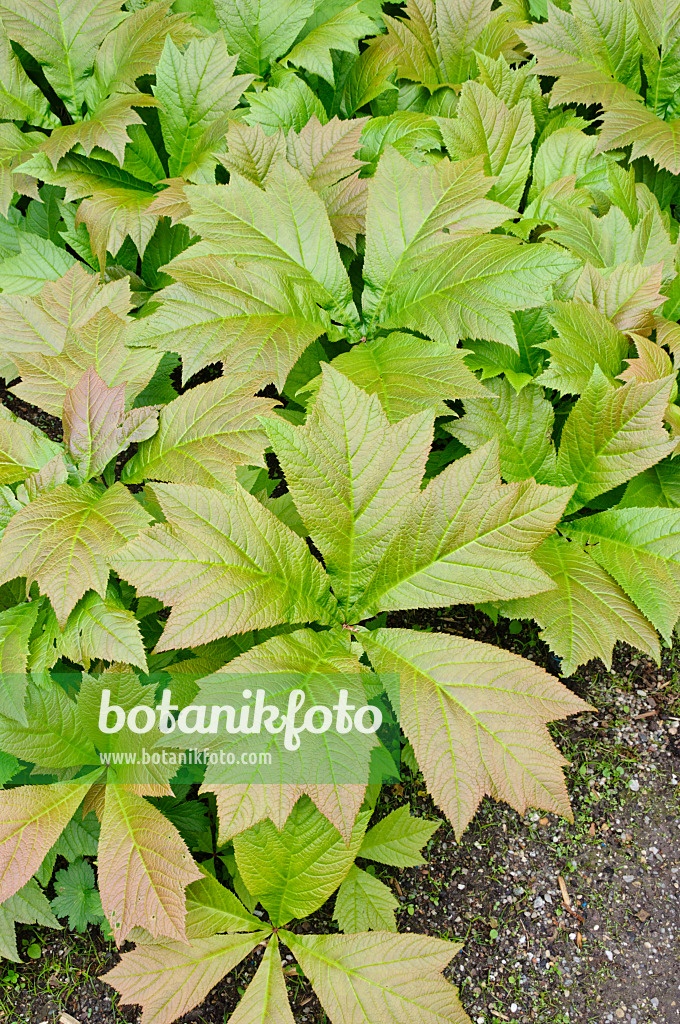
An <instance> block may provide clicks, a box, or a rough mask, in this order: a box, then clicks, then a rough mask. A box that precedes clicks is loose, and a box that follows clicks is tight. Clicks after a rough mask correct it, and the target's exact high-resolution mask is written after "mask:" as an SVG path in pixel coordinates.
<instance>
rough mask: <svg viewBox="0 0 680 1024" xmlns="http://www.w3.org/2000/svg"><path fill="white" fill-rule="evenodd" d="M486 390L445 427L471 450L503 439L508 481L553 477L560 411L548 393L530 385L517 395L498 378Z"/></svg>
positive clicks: (503, 464) (502, 461) (502, 456)
mask: <svg viewBox="0 0 680 1024" xmlns="http://www.w3.org/2000/svg"><path fill="white" fill-rule="evenodd" d="M485 390H486V392H487V396H486V397H484V398H465V400H464V404H465V416H463V417H462V418H461V419H460V420H454V422H453V423H447V424H446V425H445V428H444V429H445V430H447V431H448V432H449V433H450V434H453V436H454V437H457V438H458V440H459V441H462V443H463V444H464V445H466V447H467V448H469V449H470V450H471V451H476V450H477V449H479V448H481V447H483V445H484V444H486V443H487V441H488V440H489V438H497V439H498V453H499V457H500V466H501V476H502V477H503V479H504V480H507V481H508V482H512V481H518V480H528V479H529V477H535V478H536V479H537V480H541V481H545V480H548V479H550V477H551V472H552V471H554V467H555V449H554V446H553V443H552V440H551V433H552V426H553V420H554V412H553V407H552V405H551V404H550V402H548V401H547V399H546V398H545V397H544V395H543V391H542V389H541V388H540V387H537V386H536V385H534V384H528V385H527V386H526V387H524V388H523V389H522V390H521V391H520V392H516V391H515V390H514V388H513V387H512V386H511V385H510V384H509V383H508V381H507V380H503V379H502V378H495V379H493V380H490V381H488V382H487V383H486V385H485Z"/></svg>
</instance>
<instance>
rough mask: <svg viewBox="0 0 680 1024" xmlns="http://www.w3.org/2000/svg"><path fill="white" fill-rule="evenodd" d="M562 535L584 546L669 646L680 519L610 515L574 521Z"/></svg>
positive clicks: (679, 572)
mask: <svg viewBox="0 0 680 1024" xmlns="http://www.w3.org/2000/svg"><path fill="white" fill-rule="evenodd" d="M563 532H564V534H565V535H566V536H567V537H570V538H571V539H572V540H577V541H580V542H581V543H582V544H584V545H587V551H588V553H589V554H590V555H591V556H592V558H594V559H595V561H596V562H597V563H598V565H601V566H602V568H603V569H606V570H607V572H608V573H609V574H610V575H611V576H613V577H614V579H615V580H616V582H617V583H618V584H619V586H621V587H622V588H623V589H624V590H625V592H626V593H627V594H628V597H630V598H631V600H632V601H634V602H635V604H636V605H637V606H638V608H639V609H640V611H642V612H643V614H644V615H646V616H647V618H648V619H649V620H650V622H652V623H653V624H654V625H655V626H656V628H657V629H658V630H659V632H660V633H661V635H662V636H663V637H664V639H665V640H666V642H667V643H669V644H670V643H671V640H672V634H673V627H674V626H675V623H676V622H677V621H678V616H680V565H678V563H679V562H680V513H679V512H677V511H676V510H675V509H651V508H646V509H637V508H626V509H610V510H608V511H607V512H600V513H599V514H598V515H595V516H588V517H587V518H584V519H579V520H576V521H575V522H573V523H570V524H569V525H568V526H565V527H564V528H563Z"/></svg>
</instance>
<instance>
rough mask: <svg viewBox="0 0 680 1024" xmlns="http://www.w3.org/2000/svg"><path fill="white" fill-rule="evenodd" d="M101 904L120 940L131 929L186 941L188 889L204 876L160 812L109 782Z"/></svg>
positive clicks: (101, 847) (101, 850) (101, 851)
mask: <svg viewBox="0 0 680 1024" xmlns="http://www.w3.org/2000/svg"><path fill="white" fill-rule="evenodd" d="M98 864H99V888H100V892H101V898H102V907H103V909H104V913H105V914H106V916H107V918H108V920H109V923H110V924H111V927H112V929H113V933H114V935H115V937H116V941H117V942H122V940H123V939H124V938H125V937H126V935H127V934H128V933H129V932H130V931H131V929H132V928H135V927H136V926H140V927H142V928H145V929H146V930H147V931H148V932H149V933H150V934H151V935H153V936H154V938H162V937H167V938H170V939H178V940H180V941H185V940H186V930H185V924H186V900H185V896H184V889H185V888H186V886H187V885H189V884H190V883H191V882H195V881H197V880H198V879H199V878H201V877H202V875H201V872H200V871H199V870H198V868H197V867H196V865H195V864H194V861H193V860H192V857H191V854H190V853H189V850H188V849H187V846H186V844H185V842H184V840H183V839H182V837H181V836H180V834H179V832H178V831H177V829H176V828H175V826H174V825H172V824H171V823H170V822H169V821H168V819H167V818H165V817H164V815H163V814H161V812H160V811H159V810H158V809H157V808H156V807H154V806H153V805H152V804H150V803H148V802H147V801H146V800H144V799H143V798H142V797H140V796H137V795H136V794H134V793H131V792H128V791H127V790H126V789H124V788H123V787H121V786H117V785H109V786H107V790H106V805H105V808H104V817H103V821H102V830H101V838H100V840H99V858H98Z"/></svg>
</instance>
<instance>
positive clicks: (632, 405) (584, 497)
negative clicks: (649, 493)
mask: <svg viewBox="0 0 680 1024" xmlns="http://www.w3.org/2000/svg"><path fill="white" fill-rule="evenodd" d="M674 380H675V378H674V377H663V378H662V379H661V380H656V381H641V382H638V381H631V382H630V383H629V384H624V385H623V387H614V386H613V385H612V384H610V383H609V382H608V381H607V378H606V377H605V376H604V374H603V373H602V371H601V370H600V368H599V366H596V367H595V371H594V373H593V376H592V378H591V380H590V382H589V384H588V386H587V387H586V389H585V390H584V392H583V394H582V396H581V398H580V399H579V401H578V402H577V403H576V405H575V407H574V409H573V410H572V412H571V413H570V415H569V417H568V419H567V421H566V423H565V425H564V429H563V431H562V436H561V439H560V447H559V451H558V455H557V475H558V478H559V479H560V481H561V482H562V483H564V484H567V485H570V484H571V485H573V484H576V492H575V494H574V496H573V498H572V500H571V502H570V503H569V506H568V508H567V511H568V512H571V511H575V510H576V509H578V508H581V507H582V506H583V505H586V504H587V503H588V501H589V499H591V498H595V497H597V495H599V494H604V493H605V491H609V490H611V489H612V488H613V487H616V486H617V485H618V484H621V483H624V482H625V481H626V480H630V479H631V477H633V476H635V475H636V474H637V473H640V472H641V471H642V470H644V469H647V468H648V467H649V466H653V465H654V463H655V462H659V461H660V460H661V459H662V458H663V457H664V456H665V455H669V454H670V452H671V451H672V450H673V448H674V442H673V441H672V440H671V439H670V438H669V436H668V434H667V433H666V431H665V430H664V429H663V416H664V412H665V409H666V406H667V405H668V400H669V395H670V389H671V387H672V386H673V383H674Z"/></svg>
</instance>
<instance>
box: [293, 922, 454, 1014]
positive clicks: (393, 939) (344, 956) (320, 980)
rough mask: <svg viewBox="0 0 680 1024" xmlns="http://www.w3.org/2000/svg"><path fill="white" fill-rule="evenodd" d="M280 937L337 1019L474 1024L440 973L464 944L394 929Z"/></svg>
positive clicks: (328, 1012) (326, 1006)
mask: <svg viewBox="0 0 680 1024" xmlns="http://www.w3.org/2000/svg"><path fill="white" fill-rule="evenodd" d="M281 939H282V941H284V942H285V943H286V945H287V946H288V947H289V948H290V949H291V951H292V952H293V955H294V956H295V959H296V960H297V961H298V963H299V964H300V966H301V967H302V969H303V971H304V972H305V974H306V975H307V976H308V978H309V979H310V981H311V982H312V987H313V988H314V991H315V992H316V994H317V995H318V997H319V999H320V1001H321V1005H322V1006H323V1008H324V1009H325V1011H326V1013H327V1014H328V1015H329V1017H330V1019H331V1020H333V1021H336V1022H337V1024H373V1022H374V1021H381V1022H384V1024H409V1022H412V1021H414V1020H418V1021H419V1024H420V1022H422V1024H440V1022H441V1021H450V1022H451V1024H470V1018H469V1017H468V1016H467V1014H466V1013H465V1012H464V1010H463V1008H462V1006H461V1004H460V1002H459V1001H458V995H457V991H456V989H455V988H454V987H453V985H451V984H450V982H448V981H446V979H445V978H444V977H443V976H442V973H441V972H442V971H443V970H444V968H445V967H446V966H447V964H448V963H449V961H450V960H451V959H452V958H453V957H454V956H455V954H456V953H457V952H458V951H459V949H460V948H461V947H460V946H459V945H456V944H455V943H453V942H446V941H444V940H443V939H432V938H430V937H429V936H424V935H393V934H392V933H391V932H368V933H359V934H357V935H294V934H293V933H292V932H289V931H282V933H281Z"/></svg>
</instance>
